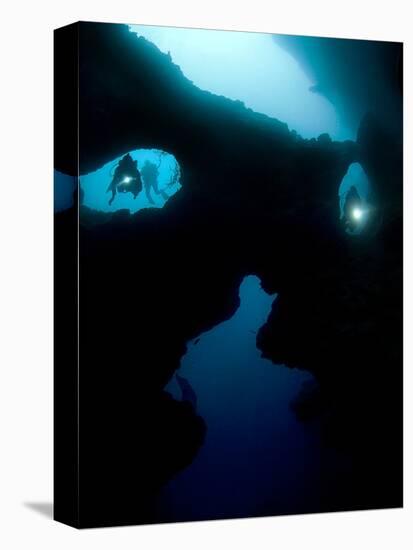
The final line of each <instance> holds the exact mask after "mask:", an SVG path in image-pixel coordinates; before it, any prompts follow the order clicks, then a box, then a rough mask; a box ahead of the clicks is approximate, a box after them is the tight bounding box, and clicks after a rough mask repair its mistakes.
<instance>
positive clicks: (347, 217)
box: [341, 185, 363, 233]
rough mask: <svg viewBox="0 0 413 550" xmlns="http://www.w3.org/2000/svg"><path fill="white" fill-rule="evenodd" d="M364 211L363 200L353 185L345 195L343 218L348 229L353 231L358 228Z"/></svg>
mask: <svg viewBox="0 0 413 550" xmlns="http://www.w3.org/2000/svg"><path fill="white" fill-rule="evenodd" d="M362 212H363V202H362V200H361V197H360V195H359V193H358V191H357V189H356V188H355V187H354V185H352V186H351V187H350V189H349V190H348V192H347V193H346V195H345V197H344V206H343V214H342V216H341V217H342V219H343V220H344V225H345V227H346V229H347V230H350V232H351V233H354V231H356V230H357V228H358V227H359V224H360V217H361V216H362Z"/></svg>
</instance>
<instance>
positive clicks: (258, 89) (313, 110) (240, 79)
mask: <svg viewBox="0 0 413 550" xmlns="http://www.w3.org/2000/svg"><path fill="white" fill-rule="evenodd" d="M130 28H131V30H132V32H135V33H137V34H138V35H139V36H143V37H144V38H146V39H147V40H149V41H150V42H152V43H154V44H155V45H156V46H157V47H158V48H159V49H160V50H161V51H163V52H164V53H167V54H168V53H169V55H170V56H171V59H172V61H173V62H174V63H175V64H177V65H179V67H180V68H181V70H182V72H183V73H184V75H185V76H186V77H187V78H188V79H189V80H191V81H192V82H193V83H194V84H195V86H197V87H198V88H201V89H203V90H208V91H210V92H212V93H214V94H217V95H223V96H225V97H228V98H230V99H235V100H238V101H242V102H243V103H245V105H246V106H247V107H249V108H251V109H253V110H254V111H256V112H258V113H263V114H266V115H268V116H271V117H274V118H277V119H278V120H281V121H283V122H285V123H287V124H288V126H289V128H290V129H292V130H296V131H297V132H298V133H299V134H300V135H301V136H303V137H305V138H312V137H317V136H318V135H320V134H322V133H324V132H328V133H329V134H330V135H331V137H332V138H334V139H341V140H342V139H354V138H355V135H353V133H351V132H350V133H349V131H348V130H347V128H345V127H343V126H342V125H341V124H340V122H339V119H338V116H337V112H336V109H335V106H334V105H333V104H332V103H330V101H328V100H327V99H326V98H325V97H323V96H322V95H320V94H317V93H314V92H313V91H311V89H312V87H313V86H314V85H315V84H317V83H316V82H315V81H314V80H312V79H311V78H310V77H309V76H308V74H307V73H306V72H305V71H304V69H303V68H302V67H301V66H300V64H299V63H298V62H297V61H296V60H295V59H294V57H293V56H292V55H290V54H289V53H288V52H287V51H286V50H285V49H284V48H282V47H281V46H280V45H278V44H276V43H275V42H274V40H273V36H272V35H271V34H266V33H258V32H257V33H254V32H238V31H237V32H235V31H217V30H204V29H185V28H177V27H155V26H148V25H131V27H130Z"/></svg>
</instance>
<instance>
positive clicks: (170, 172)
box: [80, 149, 181, 213]
mask: <svg viewBox="0 0 413 550" xmlns="http://www.w3.org/2000/svg"><path fill="white" fill-rule="evenodd" d="M127 161H129V166H130V170H128V169H127V168H124V166H125V164H127ZM128 168H129V167H128ZM80 186H81V189H82V204H83V205H84V206H87V207H89V208H91V209H93V210H98V211H101V212H115V211H117V210H123V209H126V210H129V211H130V212H131V213H135V212H138V211H139V210H142V209H145V208H163V207H164V206H165V204H166V203H167V202H168V200H169V199H170V198H171V197H172V196H173V195H175V194H176V193H177V192H178V191H179V190H180V189H181V169H180V166H179V163H178V161H177V160H176V158H175V157H174V155H172V154H170V153H168V152H166V151H162V150H160V149H137V150H134V151H130V152H129V153H127V154H125V155H121V156H120V157H118V158H116V159H114V160H112V161H110V162H108V163H107V164H105V165H104V166H102V167H101V168H99V169H98V170H96V171H95V172H91V173H89V174H86V175H84V176H82V177H81V178H80Z"/></svg>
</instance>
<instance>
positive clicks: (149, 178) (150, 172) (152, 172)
mask: <svg viewBox="0 0 413 550" xmlns="http://www.w3.org/2000/svg"><path fill="white" fill-rule="evenodd" d="M160 164H161V161H160V160H159V163H158V166H156V164H154V163H153V162H151V161H149V160H147V161H145V164H144V165H143V168H142V169H141V174H142V178H143V185H144V187H145V193H146V197H147V199H148V201H149V202H150V203H151V204H155V201H154V200H153V198H152V195H151V189H152V190H153V191H154V193H155V194H156V195H161V197H162V198H163V200H165V201H167V200H168V199H169V195H168V194H167V193H165V191H163V190H162V189H159V187H158V176H159V166H160Z"/></svg>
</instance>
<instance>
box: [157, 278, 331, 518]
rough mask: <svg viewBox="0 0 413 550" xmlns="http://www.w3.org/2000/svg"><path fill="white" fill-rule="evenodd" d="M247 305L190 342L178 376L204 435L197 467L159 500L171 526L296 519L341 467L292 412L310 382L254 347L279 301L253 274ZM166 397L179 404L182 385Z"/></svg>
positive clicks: (246, 288) (245, 290) (312, 428)
mask: <svg viewBox="0 0 413 550" xmlns="http://www.w3.org/2000/svg"><path fill="white" fill-rule="evenodd" d="M240 298H241V305H240V307H239V309H238V311H237V312H236V313H235V315H234V316H233V317H232V318H231V319H230V320H228V321H226V322H224V323H221V324H220V325H219V326H217V327H215V328H214V329H212V330H210V331H208V332H206V333H204V334H202V335H201V337H200V340H199V341H198V343H195V342H196V339H195V341H193V342H191V343H190V344H189V347H188V351H187V353H186V355H185V357H184V358H183V360H182V364H181V367H180V369H179V374H180V375H181V376H184V377H185V378H186V379H187V380H188V381H189V383H190V384H191V386H192V388H193V389H194V391H195V393H196V395H197V407H198V413H199V414H200V415H201V416H202V418H203V419H204V420H205V422H206V424H207V434H206V439H205V443H204V445H203V447H202V448H201V450H200V451H199V453H198V455H197V457H196V458H195V460H194V461H193V463H192V464H191V465H190V466H189V467H188V468H186V469H185V470H184V471H182V472H181V473H179V474H178V475H177V476H176V477H175V478H174V479H173V480H172V481H170V482H169V484H168V485H167V486H166V487H165V489H164V491H163V493H162V498H161V501H162V507H163V513H164V514H165V517H166V518H168V519H169V520H180V519H181V520H182V519H187V520H197V519H211V518H222V517H240V516H249V515H258V514H260V513H262V512H264V513H265V512H266V511H267V510H268V509H270V510H271V511H272V512H274V513H277V512H278V513H288V512H297V511H299V510H300V507H301V506H306V504H307V503H308V502H310V503H312V504H314V502H317V499H318V496H317V495H318V493H319V481H320V471H321V469H325V470H326V475H328V472H327V470H329V469H330V470H331V468H335V467H336V462H335V461H334V460H331V453H332V451H329V450H328V449H325V448H324V446H323V445H322V443H321V438H320V433H319V427H318V426H317V425H314V424H313V425H311V424H309V423H302V422H299V421H298V420H297V418H296V417H295V415H294V413H293V411H292V410H291V408H290V403H291V400H292V399H294V398H295V397H296V396H297V394H298V392H299V391H300V389H301V388H302V385H303V384H304V383H308V382H310V381H313V378H312V376H311V375H310V374H308V373H305V372H303V371H299V370H297V369H288V368H286V367H284V366H280V365H274V364H272V363H271V362H270V361H268V360H266V359H263V358H262V357H261V354H260V352H259V350H258V349H257V348H256V331H257V330H258V329H259V328H260V327H261V326H262V325H263V324H264V323H265V320H266V318H267V317H268V314H269V312H270V309H271V305H272V303H273V301H274V300H275V299H276V296H275V295H273V296H270V295H268V294H266V293H265V292H264V290H263V289H262V288H261V285H260V281H259V279H258V278H257V277H255V276H248V277H246V278H245V279H244V281H243V283H242V284H241V287H240ZM166 389H167V390H168V391H170V393H172V395H173V396H174V397H175V398H176V399H181V392H180V389H179V386H178V384H177V382H176V380H175V378H173V379H172V380H171V382H170V383H169V384H168V386H167V388H166ZM268 506H270V508H268Z"/></svg>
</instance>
